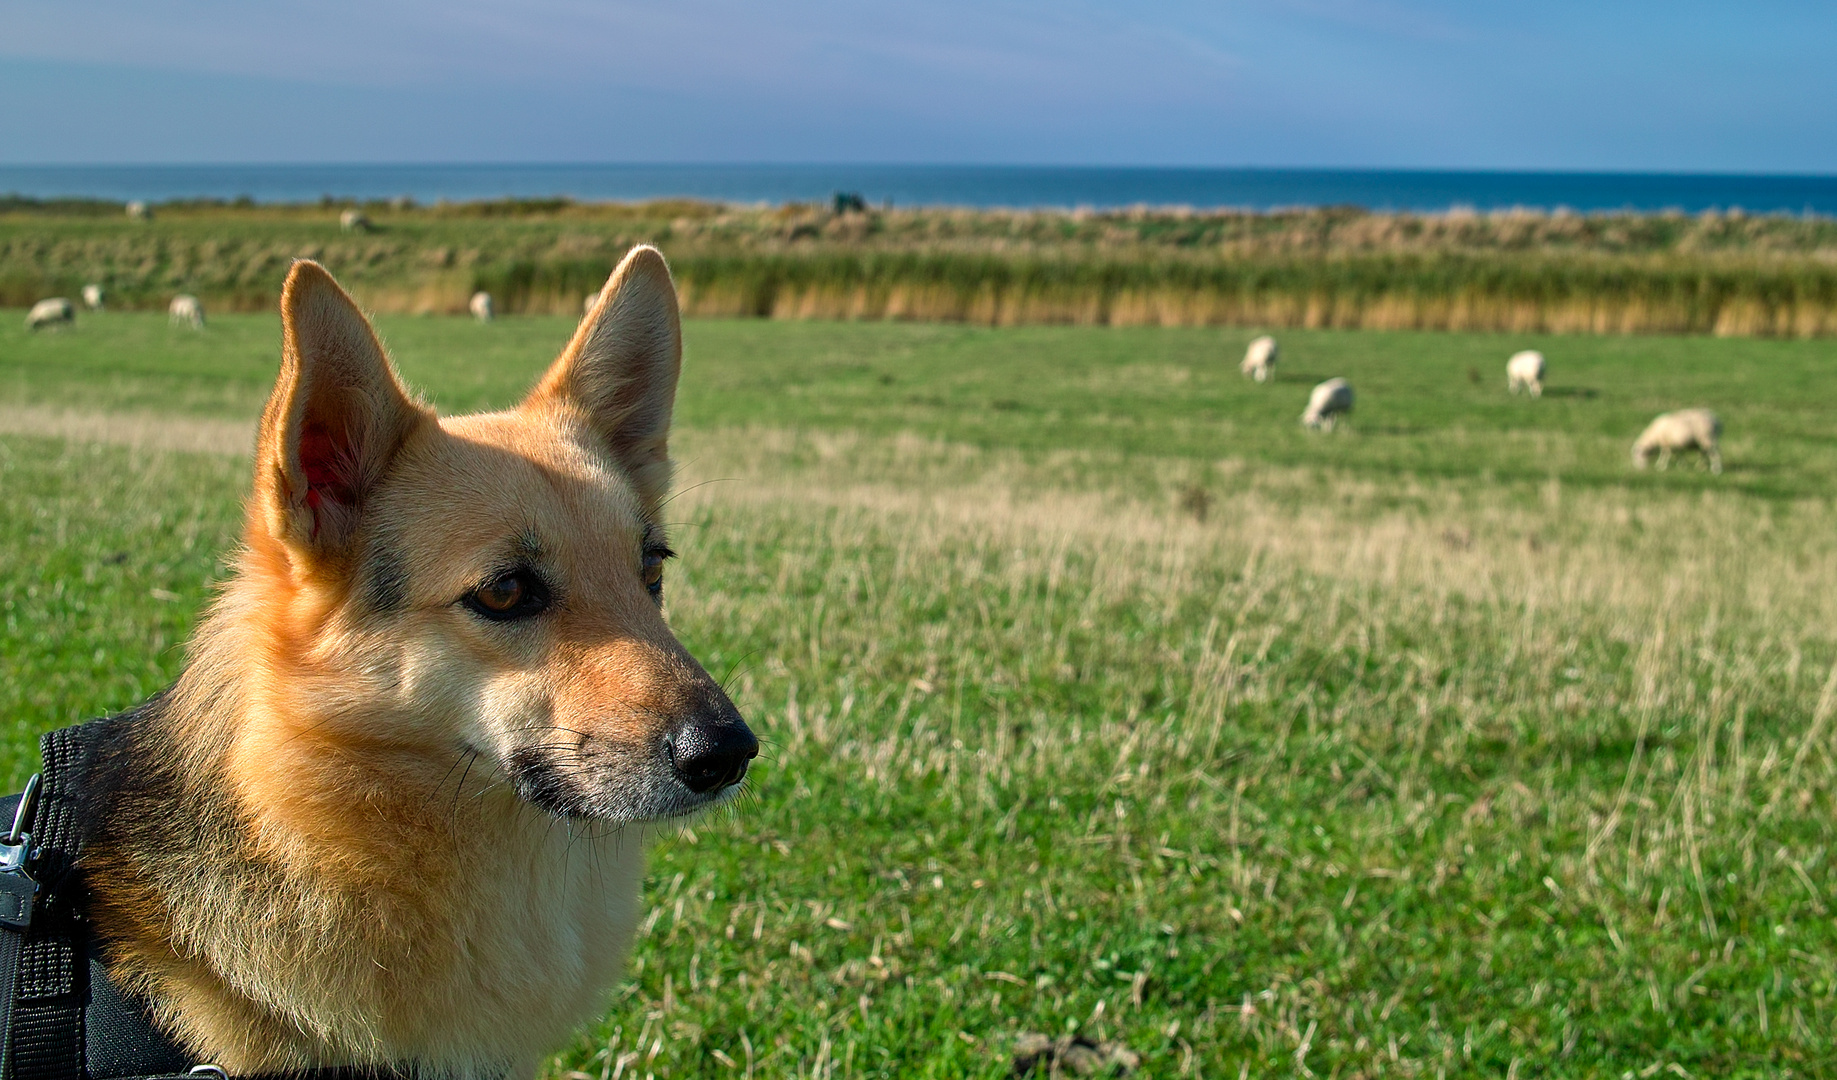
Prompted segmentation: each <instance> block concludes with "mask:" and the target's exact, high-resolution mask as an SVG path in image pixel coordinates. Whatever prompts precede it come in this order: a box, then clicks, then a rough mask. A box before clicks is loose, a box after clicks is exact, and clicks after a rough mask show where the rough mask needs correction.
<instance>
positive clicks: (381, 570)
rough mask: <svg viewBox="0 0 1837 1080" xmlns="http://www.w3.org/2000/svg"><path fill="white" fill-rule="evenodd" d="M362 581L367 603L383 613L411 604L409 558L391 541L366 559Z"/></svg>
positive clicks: (360, 577)
mask: <svg viewBox="0 0 1837 1080" xmlns="http://www.w3.org/2000/svg"><path fill="white" fill-rule="evenodd" d="M358 580H359V581H362V582H363V598H364V603H365V604H367V605H369V607H370V610H371V611H374V612H376V613H377V614H379V615H389V614H392V613H394V612H396V611H400V610H401V609H402V608H403V607H404V606H406V605H407V603H408V564H407V561H406V560H404V559H403V558H402V553H401V552H399V551H397V550H396V549H395V548H394V547H392V546H390V545H388V544H382V545H378V547H377V548H376V550H374V551H372V552H371V553H370V557H369V558H368V559H366V560H364V566H363V571H362V573H361V575H360V576H359V578H358Z"/></svg>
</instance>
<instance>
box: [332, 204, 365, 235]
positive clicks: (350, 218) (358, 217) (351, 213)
mask: <svg viewBox="0 0 1837 1080" xmlns="http://www.w3.org/2000/svg"><path fill="white" fill-rule="evenodd" d="M338 227H339V228H340V229H343V230H344V231H345V232H369V231H370V219H369V218H367V217H365V216H364V212H363V211H362V210H358V209H350V210H346V211H345V212H344V213H342V214H339V215H338Z"/></svg>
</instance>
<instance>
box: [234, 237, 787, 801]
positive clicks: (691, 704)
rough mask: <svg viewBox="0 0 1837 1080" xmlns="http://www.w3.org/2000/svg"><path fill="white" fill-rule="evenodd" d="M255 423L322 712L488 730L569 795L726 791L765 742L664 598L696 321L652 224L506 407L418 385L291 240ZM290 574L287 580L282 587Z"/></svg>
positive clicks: (369, 724)
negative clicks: (686, 340) (425, 395)
mask: <svg viewBox="0 0 1837 1080" xmlns="http://www.w3.org/2000/svg"><path fill="white" fill-rule="evenodd" d="M281 312H282V317H283V325H284V335H285V352H284V356H283V360H282V366H281V374H280V379H279V381H278V382H277V384H276V386H275V389H274V394H273V396H272V397H271V398H270V399H269V402H268V406H267V409H266V411H265V413H264V414H263V418H262V425H261V434H260V437H259V440H258V443H257V448H256V476H255V488H254V495H253V503H252V505H251V508H250V520H249V529H248V532H249V536H248V548H249V552H250V559H251V561H252V562H253V563H254V564H255V567H256V572H257V573H258V574H260V575H261V576H264V577H266V578H267V579H268V580H270V581H271V582H276V583H278V585H279V587H280V589H281V591H282V592H283V593H284V594H285V596H284V599H281V600H280V601H279V602H277V603H274V604H273V605H272V607H273V608H274V610H273V612H272V613H271V614H269V615H268V616H266V618H268V619H269V621H270V622H272V623H274V624H275V625H274V626H273V632H272V633H271V634H270V635H269V639H270V640H271V641H272V642H274V643H275V645H274V646H273V648H272V650H271V651H273V652H275V653H277V654H279V655H273V656H270V657H267V658H266V659H267V663H268V664H269V665H270V666H271V669H272V670H273V672H274V673H275V674H274V677H273V678H272V679H271V680H269V681H270V682H271V683H273V684H276V685H283V686H285V687H287V688H288V689H287V695H288V697H289V698H290V700H289V701H288V702H284V703H277V706H278V707H282V708H294V709H298V710H305V711H307V712H310V713H311V715H312V716H313V718H314V720H313V723H312V725H311V727H310V731H311V734H310V736H302V737H312V738H316V739H326V740H339V741H340V742H341V744H343V745H351V746H362V747H368V748H371V749H372V750H373V751H374V752H376V753H378V754H380V755H383V756H386V757H389V758H391V759H393V760H398V761H405V762H408V763H410V764H409V765H408V766H406V767H409V768H414V767H416V766H415V765H414V763H415V762H424V763H425V768H426V770H428V771H429V772H430V774H431V772H432V770H435V769H450V768H452V767H453V762H454V761H456V760H459V759H461V758H464V757H466V756H468V755H470V754H473V753H476V754H478V755H480V756H483V757H485V758H486V759H488V760H489V761H490V762H493V763H495V764H496V765H497V766H498V768H499V769H501V770H502V773H503V774H504V775H506V776H508V777H509V779H510V781H511V782H512V784H513V785H514V787H515V788H516V790H517V792H518V793H519V794H521V795H522V797H523V798H524V799H526V800H528V801H529V802H531V803H534V804H535V805H537V806H540V807H542V808H543V809H545V810H547V811H549V812H551V813H554V814H557V815H563V816H570V817H593V818H598V819H602V820H608V821H619V822H629V821H644V820H651V819H657V818H663V817H670V816H674V815H678V814H683V813H689V812H692V811H694V810H697V809H699V808H701V807H703V806H706V805H709V804H710V803H712V802H714V801H716V800H718V799H719V798H720V797H721V796H722V795H723V794H724V793H726V792H729V791H731V790H732V789H733V788H734V786H735V785H737V784H738V783H739V782H740V780H741V778H742V777H743V776H744V775H745V774H746V769H747V763H748V761H749V760H750V759H751V758H752V757H753V756H754V754H755V753H756V752H757V749H758V743H757V741H756V740H755V739H754V737H753V734H752V732H750V731H749V730H748V729H747V726H746V723H745V722H744V721H743V720H742V719H741V717H740V714H739V712H738V711H736V710H735V708H734V705H733V703H732V702H731V701H730V700H728V697H727V695H726V694H725V693H724V692H722V689H721V687H720V686H719V685H718V684H717V683H716V682H715V681H714V680H713V679H711V678H710V677H709V676H708V673H707V672H706V671H704V670H703V669H702V667H701V665H700V664H698V663H697V662H696V661H695V660H694V659H693V658H692V657H691V656H690V655H689V654H688V652H687V651H686V650H684V648H683V647H682V645H680V644H679V643H678V642H677V640H676V638H675V636H674V635H673V634H672V633H671V632H670V629H669V627H668V626H667V625H666V624H665V622H664V618H663V610H662V605H663V595H664V579H665V572H664V571H665V563H666V560H668V559H669V558H670V557H671V556H672V554H673V553H672V552H671V550H670V547H669V541H668V537H667V536H666V531H665V523H664V521H663V520H662V519H661V518H660V516H659V513H660V510H661V508H662V505H663V503H664V498H665V495H666V493H667V490H668V486H669V479H670V461H669V457H668V451H667V438H668V435H669V427H670V414H671V409H672V406H673V403H674V400H675V394H676V380H677V372H678V369H679V367H680V363H681V356H682V344H681V336H680V328H679V324H678V320H677V310H676V292H675V288H674V286H673V285H672V283H671V281H670V275H669V270H668V268H667V267H666V266H665V265H664V261H663V257H662V256H661V255H660V254H658V252H657V251H656V250H655V249H652V248H647V247H641V248H637V249H635V250H633V251H632V252H631V254H630V255H628V256H627V257H626V258H625V260H624V262H622V263H621V264H620V265H619V268H618V269H617V270H616V271H614V272H613V275H612V278H611V280H610V281H609V282H608V283H607V286H606V288H605V290H604V291H603V293H602V294H601V298H600V300H599V302H598V303H597V304H596V305H595V306H594V308H593V310H592V311H591V312H589V313H588V314H587V316H586V317H585V319H584V320H583V321H582V323H581V325H580V328H579V330H578V331H576V333H575V335H574V338H573V340H572V341H571V342H569V343H568V346H567V348H566V349H564V350H563V351H562V354H561V356H560V358H559V359H557V360H556V361H555V363H554V365H553V366H552V367H551V368H550V369H549V371H548V373H547V374H546V375H545V376H544V377H543V378H542V380H541V381H540V382H539V383H538V384H537V386H536V388H535V389H534V390H533V391H531V393H530V394H529V396H528V397H527V398H526V399H525V400H524V401H523V403H522V404H520V405H518V406H517V407H516V408H514V409H512V410H509V411H507V412H501V413H491V414H484V415H477V416H465V417H458V418H440V417H437V416H435V415H434V413H433V412H432V411H431V410H429V409H427V408H425V407H423V406H421V405H419V404H417V403H415V402H414V401H413V400H411V398H410V397H409V395H408V394H407V392H406V391H404V389H403V387H402V384H401V382H400V380H399V379H398V378H397V376H396V374H395V371H394V370H393V368H392V367H391V365H390V362H389V359H388V357H387V356H386V355H385V353H384V351H383V348H382V346H381V344H380V343H379V342H378V340H377V337H376V335H375V333H374V331H373V330H372V329H371V327H370V324H369V322H368V321H367V320H366V319H365V318H364V316H363V315H362V313H361V312H359V311H358V309H357V307H356V305H355V304H354V303H352V301H351V299H350V297H349V296H347V295H346V294H345V293H344V291H343V290H342V289H340V288H339V287H338V285H337V283H336V282H334V281H333V280H332V278H331V275H329V274H328V273H326V271H325V270H324V269H323V268H321V267H320V266H318V265H317V264H315V263H311V262H300V263H296V264H295V265H294V267H293V270H292V272H291V273H290V274H289V276H288V278H287V285H286V288H285V290H284V292H283V294H282V299H281ZM271 591H272V590H271Z"/></svg>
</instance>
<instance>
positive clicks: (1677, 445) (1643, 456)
mask: <svg viewBox="0 0 1837 1080" xmlns="http://www.w3.org/2000/svg"><path fill="white" fill-rule="evenodd" d="M1721 439H1722V420H1721V418H1719V417H1718V416H1717V415H1716V414H1715V413H1713V412H1710V411H1709V410H1708V409H1679V410H1678V411H1677V412H1668V413H1663V414H1661V415H1660V416H1659V417H1658V419H1656V420H1654V421H1652V422H1651V423H1650V424H1647V425H1646V430H1644V431H1642V432H1640V435H1639V438H1638V439H1636V440H1635V441H1634V443H1633V467H1634V468H1636V469H1643V468H1645V467H1646V466H1647V465H1650V464H1651V463H1652V459H1653V458H1657V459H1658V467H1659V468H1661V469H1663V468H1665V467H1666V466H1668V465H1670V464H1671V455H1673V454H1681V453H1683V452H1684V451H1686V450H1695V451H1697V452H1698V453H1700V454H1702V455H1703V460H1705V461H1707V462H1709V471H1710V472H1713V473H1720V472H1721V471H1722V450H1721V448H1720V446H1719V443H1720V441H1721Z"/></svg>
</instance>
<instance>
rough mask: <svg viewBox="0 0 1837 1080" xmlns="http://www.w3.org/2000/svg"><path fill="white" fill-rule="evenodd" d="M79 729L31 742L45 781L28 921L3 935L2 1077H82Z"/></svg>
mask: <svg viewBox="0 0 1837 1080" xmlns="http://www.w3.org/2000/svg"><path fill="white" fill-rule="evenodd" d="M80 730H81V729H80V728H64V729H62V730H60V731H53V732H51V733H49V734H47V735H46V736H45V737H44V738H42V739H40V740H39V744H38V748H39V753H40V754H42V755H43V756H44V762H45V765H44V773H43V775H44V778H45V780H44V789H43V790H42V791H40V792H39V795H38V805H37V806H36V807H35V808H33V813H32V819H31V829H30V832H31V835H32V848H33V850H32V852H31V862H30V874H31V877H32V878H33V879H35V880H36V882H37V884H38V888H39V897H38V902H37V904H36V905H35V906H34V908H33V910H32V912H31V919H30V923H29V925H27V926H26V927H24V929H23V932H20V933H15V934H9V935H8V936H9V937H17V938H19V939H20V940H19V945H18V949H19V963H18V967H17V969H16V970H15V972H14V974H13V987H12V989H13V995H12V1012H11V1015H10V1016H9V1017H8V1023H7V1032H6V1052H5V1057H6V1062H5V1066H6V1069H5V1075H4V1080H84V1070H83V1007H84V1005H85V1004H86V1003H87V1001H88V998H89V993H88V991H89V986H88V981H89V979H88V976H89V964H88V956H87V955H86V950H84V949H83V948H82V947H81V946H82V938H81V935H82V932H83V929H82V927H81V926H79V925H78V923H79V921H80V920H81V918H82V916H81V914H80V912H79V911H78V908H77V904H76V902H75V901H76V897H75V896H73V895H71V894H72V893H74V892H76V890H75V889H74V888H71V887H69V886H71V885H72V884H73V882H72V881H71V878H72V875H73V874H74V873H75V870H76V860H77V855H78V854H80V853H81V851H82V843H83V824H82V819H81V806H80V798H79V795H80V787H81V784H82V775H83V767H84V765H86V764H87V758H88V749H89V747H88V745H87V743H86V742H85V741H84V740H83V739H82V738H80V737H79V735H78V732H79V731H80Z"/></svg>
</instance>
